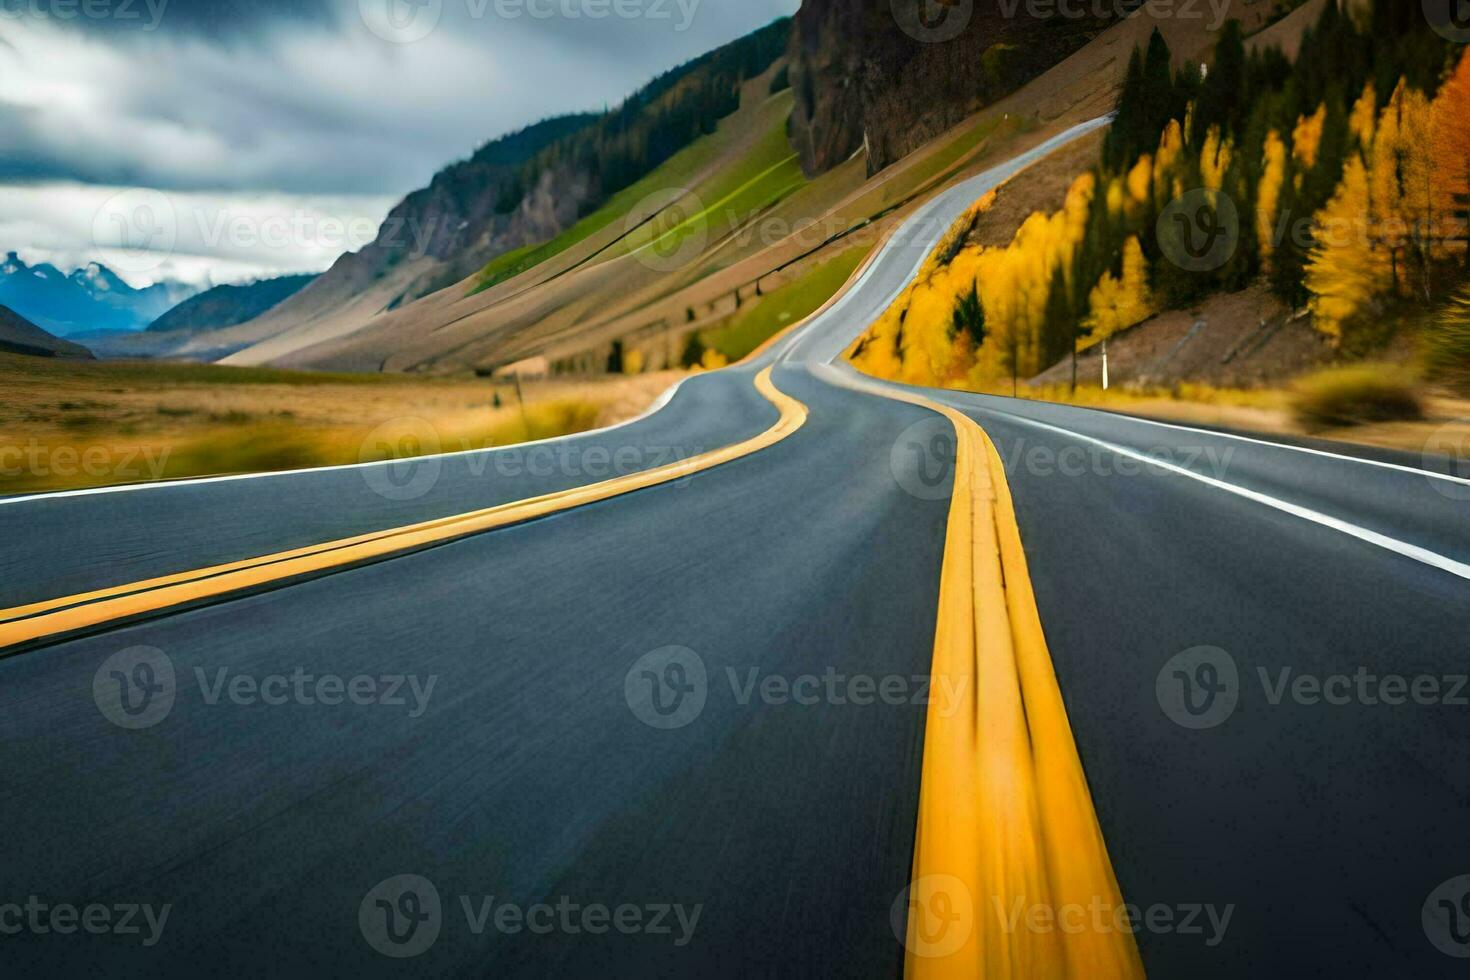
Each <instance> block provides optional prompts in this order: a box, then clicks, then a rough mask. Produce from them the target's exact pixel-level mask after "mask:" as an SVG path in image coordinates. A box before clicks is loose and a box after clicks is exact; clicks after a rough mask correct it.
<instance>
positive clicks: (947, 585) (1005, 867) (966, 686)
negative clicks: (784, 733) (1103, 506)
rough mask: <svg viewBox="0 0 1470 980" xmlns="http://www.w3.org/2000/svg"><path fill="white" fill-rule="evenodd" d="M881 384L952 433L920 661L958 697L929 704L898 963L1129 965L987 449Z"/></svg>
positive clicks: (1003, 972)
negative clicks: (950, 473) (935, 596)
mask: <svg viewBox="0 0 1470 980" xmlns="http://www.w3.org/2000/svg"><path fill="white" fill-rule="evenodd" d="M863 390H870V389H868V388H866V387H864V389H863ZM872 390H874V392H875V393H877V390H876V389H872ZM882 393H883V394H884V395H885V397H890V398H894V399H896V400H898V401H904V402H908V403H910V404H914V405H918V406H922V407H924V408H928V409H931V410H933V411H935V412H938V413H940V414H942V415H944V416H945V417H946V418H947V419H949V420H950V422H951V423H953V425H954V428H955V434H956V457H955V483H954V495H953V500H952V502H951V504H950V513H949V523H948V527H947V530H946V536H945V552H944V564H943V567H942V570H941V573H940V597H939V613H938V620H937V623H936V632H935V638H934V664H933V675H934V678H935V683H936V686H937V685H938V683H939V681H940V679H942V680H943V683H944V684H945V685H946V687H945V689H946V690H949V691H956V692H959V693H960V695H961V701H960V703H959V704H958V705H956V704H955V703H953V702H952V701H946V702H944V703H943V704H941V702H940V700H939V699H933V700H931V702H930V705H929V709H928V715H927V718H926V723H925V724H926V727H925V734H924V759H923V766H922V775H921V784H920V791H919V816H918V826H917V828H916V831H915V840H914V863H913V881H912V883H911V885H910V889H909V895H908V910H909V918H908V936H907V940H906V943H905V947H906V950H907V953H906V958H905V975H906V976H907V977H909V978H910V980H938V978H945V980H951V978H985V980H1002V978H1005V980H1140V978H1142V977H1143V976H1144V971H1143V963H1142V960H1141V959H1140V958H1139V955H1138V948H1137V945H1136V943H1135V942H1134V939H1133V933H1132V931H1131V928H1129V925H1128V920H1127V918H1126V914H1127V913H1126V911H1125V909H1124V905H1123V898H1122V893H1121V891H1120V889H1119V887H1118V882H1117V879H1116V877H1115V876H1114V874H1113V866H1112V862H1111V861H1110V860H1109V858H1108V852H1107V845H1106V843H1105V842H1104V840H1103V835H1102V829H1101V827H1100V826H1099V825H1098V822H1097V814H1096V812H1095V810H1094V807H1093V803H1092V796H1091V793H1090V792H1089V790H1088V787H1087V777H1086V774H1085V773H1084V772H1083V769H1082V761H1081V759H1080V758H1079V757H1078V754H1077V746H1076V744H1075V742H1074V740H1073V737H1072V729H1071V725H1070V724H1069V722H1068V720H1067V709H1066V705H1065V703H1064V702H1063V700H1062V694H1061V689H1060V688H1059V687H1058V685H1057V679H1056V673H1055V671H1054V670H1053V667H1052V661H1051V654H1050V653H1049V652H1048V650H1047V645H1046V636H1045V633H1044V632H1043V630H1042V626H1041V617H1040V614H1039V613H1038V612H1037V608H1036V597H1035V594H1034V592H1033V591H1032V585H1031V575H1030V572H1029V570H1028V568H1027V565H1026V554H1025V551H1024V550H1023V548H1022V546H1021V532H1020V527H1019V525H1018V524H1017V522H1016V514H1015V507H1014V504H1013V502H1012V500H1011V494H1010V488H1009V486H1008V485H1007V483H1006V477H1005V469H1004V467H1003V465H1002V463H1001V459H1000V455H999V453H998V452H997V451H996V449H995V445H994V444H993V443H992V442H991V441H990V438H989V437H988V436H987V435H986V434H985V431H984V430H983V429H981V427H980V426H979V425H978V424H977V423H976V422H975V421H974V420H973V419H971V418H969V417H968V416H967V415H965V414H963V413H962V412H959V411H957V410H955V409H952V408H950V407H948V406H945V405H941V404H938V403H936V402H933V401H930V400H928V399H926V398H922V397H919V396H917V395H908V394H906V393H900V392H896V391H892V390H885V391H883V392H882Z"/></svg>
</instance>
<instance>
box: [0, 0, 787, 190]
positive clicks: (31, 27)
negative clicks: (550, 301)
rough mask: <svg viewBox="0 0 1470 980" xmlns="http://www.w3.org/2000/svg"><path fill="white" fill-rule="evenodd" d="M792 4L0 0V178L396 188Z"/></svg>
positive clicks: (713, 0) (628, 86)
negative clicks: (396, 30)
mask: <svg viewBox="0 0 1470 980" xmlns="http://www.w3.org/2000/svg"><path fill="white" fill-rule="evenodd" d="M797 6H798V0H248V2H247V0H214V2H206V0H0V130H3V131H5V132H6V141H7V144H8V145H7V148H6V152H5V153H4V154H3V155H0V181H5V182H17V181H43V180H73V181H81V182H84V183H98V184H113V185H129V186H144V187H156V188H161V189H182V190H197V189H222V190H261V191H267V190H268V191H282V192H290V193H332V194H401V193H404V192H406V191H408V190H411V189H413V188H414V187H416V186H420V185H422V184H424V183H426V182H427V180H428V178H429V177H430V176H432V174H433V173H434V172H435V171H436V170H438V169H439V168H441V167H442V166H444V165H445V164H447V163H449V162H451V161H452V160H454V159H458V158H461V157H464V156H466V155H467V154H469V153H470V152H472V151H473V150H474V149H475V147H477V146H478V145H480V144H482V143H484V142H485V141H486V140H488V139H491V138H493V137H495V136H498V135H501V134H503V133H506V132H509V131H512V130H514V129H517V128H519V127H521V126H524V125H527V124H529V123H532V122H535V121H536V120H538V119H541V118H545V117H546V116H549V115H556V114H559V113H564V112H572V111H581V110H585V109H600V108H602V107H604V106H606V105H611V104H615V103H616V102H618V101H619V100H620V99H622V98H623V97H625V96H626V95H627V94H629V93H630V92H631V91H633V90H634V89H636V88H637V87H638V86H639V85H640V84H642V83H643V82H645V81H647V80H648V79H650V78H652V77H653V76H655V75H657V74H658V73H659V72H661V71H664V70H666V69H668V68H670V67H673V66H674V65H676V64H679V63H681V62H683V61H685V60H688V59H689V58H693V57H697V56H698V55H700V54H703V53H704V52H705V51H708V50H710V49H712V48H714V47H717V46H718V45H720V44H723V43H726V42H728V41H730V40H733V39H734V38H736V37H738V36H740V35H742V34H744V33H747V32H748V31H751V30H754V29H755V28H757V27H759V26H761V25H763V24H765V23H768V22H769V21H770V20H771V19H773V18H775V17H777V16H781V15H783V14H789V13H792V12H793V11H794V9H795V8H796V7H797ZM428 15H432V24H431V28H432V29H430V30H428V31H427V32H423V33H422V36H420V32H419V30H418V29H417V28H415V29H414V30H412V31H411V32H410V33H407V34H401V35H393V34H392V33H391V31H389V32H385V31H384V30H383V29H382V24H383V23H387V24H389V26H390V28H391V27H392V26H393V25H395V24H404V23H413V24H423V23H429V21H425V20H422V19H420V20H415V18H423V17H426V16H428ZM385 17H387V18H388V19H387V20H386V21H385V20H384V18H385ZM149 24H153V27H151V28H150V27H149ZM385 33H387V34H388V35H389V36H387V37H386V38H385V36H384V34H385Z"/></svg>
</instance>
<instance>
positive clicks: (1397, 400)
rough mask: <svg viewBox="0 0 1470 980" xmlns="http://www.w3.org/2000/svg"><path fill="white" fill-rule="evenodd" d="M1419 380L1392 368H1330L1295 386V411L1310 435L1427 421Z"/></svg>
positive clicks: (1370, 365)
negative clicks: (1350, 427)
mask: <svg viewBox="0 0 1470 980" xmlns="http://www.w3.org/2000/svg"><path fill="white" fill-rule="evenodd" d="M1417 387H1418V385H1417V379H1416V378H1415V377H1414V375H1413V373H1412V372H1410V371H1408V370H1407V369H1405V368H1402V367H1399V366H1397V365H1393V364H1354V365H1351V366H1349V367H1339V368H1329V369H1327V370H1325V371H1319V372H1317V373H1315V374H1311V375H1308V376H1307V377H1305V378H1302V379H1301V380H1299V381H1298V382H1297V383H1296V386H1295V388H1294V390H1293V392H1292V399H1291V404H1292V409H1293V411H1294V412H1295V414H1296V418H1297V421H1298V422H1300V423H1301V424H1302V425H1303V426H1304V427H1305V428H1306V429H1308V430H1309V431H1316V430H1320V429H1326V428H1331V427H1332V426H1339V425H1359V424H1361V423H1364V422H1393V421H1400V420H1405V419H1420V418H1423V417H1424V409H1423V406H1422V405H1421V404H1420V401H1419V393H1418V390H1417Z"/></svg>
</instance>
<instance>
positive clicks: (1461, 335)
mask: <svg viewBox="0 0 1470 980" xmlns="http://www.w3.org/2000/svg"><path fill="white" fill-rule="evenodd" d="M1424 355H1425V361H1426V362H1427V363H1428V365H1429V370H1430V372H1431V373H1432V374H1433V375H1434V376H1435V377H1436V378H1441V379H1443V380H1444V381H1446V382H1448V383H1449V384H1452V385H1454V386H1455V387H1456V388H1459V389H1461V390H1462V391H1463V390H1470V286H1467V287H1466V288H1464V289H1462V290H1460V292H1459V293H1458V294H1456V296H1455V298H1454V299H1452V300H1450V302H1449V303H1448V304H1447V305H1446V306H1445V308H1444V309H1443V310H1441V311H1440V313H1439V316H1438V317H1437V318H1436V320H1435V321H1434V322H1432V323H1430V324H1429V326H1428V329H1427V330H1426V332H1425V335H1424Z"/></svg>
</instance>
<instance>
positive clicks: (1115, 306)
mask: <svg viewBox="0 0 1470 980" xmlns="http://www.w3.org/2000/svg"><path fill="white" fill-rule="evenodd" d="M1090 306H1091V307H1092V313H1091V314H1090V316H1089V317H1088V323H1089V325H1090V326H1091V327H1092V336H1093V337H1094V338H1095V339H1098V340H1103V339H1106V338H1108V337H1111V336H1112V335H1113V334H1115V333H1117V332H1118V331H1119V330H1123V329H1126V328H1127V327H1131V326H1133V325H1134V324H1135V323H1142V322H1143V321H1144V320H1146V319H1148V318H1149V317H1150V316H1152V315H1153V313H1154V308H1153V299H1152V297H1151V296H1150V295H1149V290H1148V261H1147V260H1146V259H1145V258H1144V257H1143V246H1142V245H1140V244H1139V242H1138V236H1137V235H1134V236H1131V237H1130V238H1129V239H1128V241H1127V242H1125V243H1124V245H1123V274H1122V275H1121V276H1120V277H1118V278H1114V277H1113V274H1112V273H1111V272H1104V273H1103V275H1102V278H1101V279H1099V280H1098V282H1097V285H1096V286H1094V287H1093V288H1092V294H1091V296H1090Z"/></svg>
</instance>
